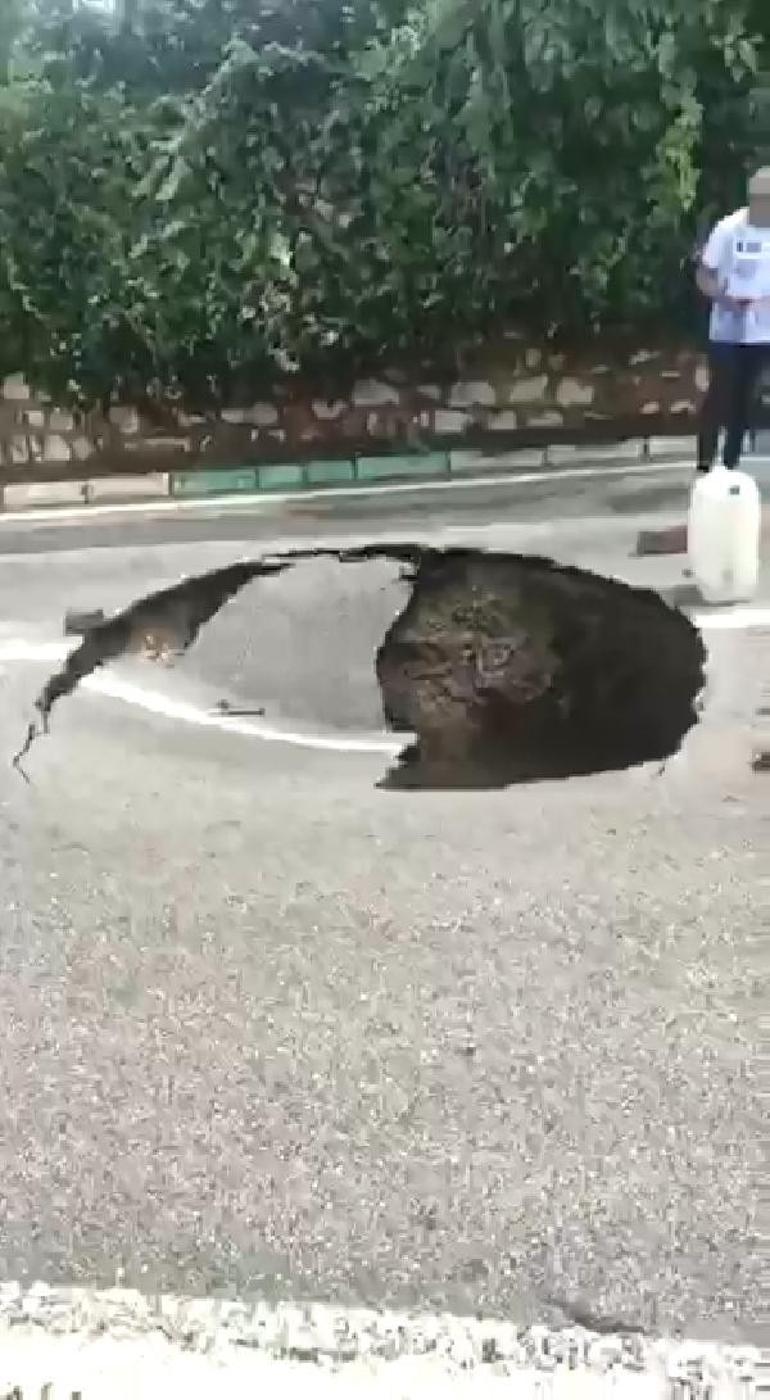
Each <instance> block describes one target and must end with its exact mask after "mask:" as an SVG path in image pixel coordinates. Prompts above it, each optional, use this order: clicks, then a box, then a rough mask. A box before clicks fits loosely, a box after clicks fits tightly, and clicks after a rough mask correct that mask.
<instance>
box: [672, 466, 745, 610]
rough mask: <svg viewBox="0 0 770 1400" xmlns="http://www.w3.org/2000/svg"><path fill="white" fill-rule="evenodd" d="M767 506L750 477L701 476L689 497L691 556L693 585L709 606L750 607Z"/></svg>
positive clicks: (722, 471)
mask: <svg viewBox="0 0 770 1400" xmlns="http://www.w3.org/2000/svg"><path fill="white" fill-rule="evenodd" d="M761 525H762V507H761V504H760V497H759V490H758V488H757V483H756V482H755V480H754V478H753V477H752V476H748V475H747V473H746V472H740V471H728V470H727V468H726V467H724V466H721V465H720V466H716V467H714V469H713V471H710V472H707V473H706V474H705V475H703V476H700V477H699V478H698V480H697V481H696V483H695V485H694V487H693V489H692V495H691V497H690V516H689V521H688V525H687V553H688V555H689V559H690V569H691V572H692V576H693V581H694V582H695V583H696V584H697V586H698V588H699V590H700V593H701V596H702V598H703V600H704V602H706V603H745V602H748V600H749V599H750V598H753V596H754V594H755V592H756V588H757V581H758V578H759V542H760V533H761Z"/></svg>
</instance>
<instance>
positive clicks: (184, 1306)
mask: <svg viewBox="0 0 770 1400" xmlns="http://www.w3.org/2000/svg"><path fill="white" fill-rule="evenodd" d="M769 1363H770V1356H769V1355H768V1353H766V1352H765V1353H763V1352H762V1351H761V1350H760V1349H759V1348H758V1347H756V1346H752V1345H749V1344H744V1345H737V1344H733V1345H725V1344H720V1343H718V1342H704V1341H700V1342H698V1341H691V1340H689V1339H681V1338H677V1339H674V1338H668V1337H649V1338H648V1337H644V1336H638V1337H637V1336H628V1335H627V1334H626V1335H622V1334H618V1333H616V1334H610V1335H606V1336H605V1335H599V1334H597V1333H596V1332H591V1331H588V1330H586V1329H584V1328H582V1327H573V1328H565V1329H563V1330H558V1329H556V1328H548V1327H542V1326H532V1327H526V1328H525V1327H517V1326H516V1324H515V1323H513V1322H509V1321H507V1320H503V1319H499V1318H481V1317H476V1318H470V1317H458V1316H453V1315H452V1314H450V1313H443V1314H440V1315H438V1314H434V1313H427V1312H424V1313H411V1314H410V1313H406V1312H401V1313H396V1312H391V1311H385V1310H383V1311H378V1312H375V1311H374V1310H370V1309H366V1308H345V1307H332V1306H326V1305H323V1304H318V1303H311V1304H307V1305H299V1304H294V1303H283V1302H279V1303H277V1304H274V1305H273V1304H269V1303H267V1302H264V1301H259V1302H253V1301H252V1302H245V1301H241V1300H235V1299H233V1300H228V1299H221V1298H220V1299H207V1298H198V1299H194V1298H176V1297H172V1296H169V1295H165V1296H158V1295H156V1296H155V1297H153V1298H150V1297H145V1296H143V1295H141V1294H139V1293H137V1292H134V1291H132V1290H126V1289H119V1288H117V1289H114V1290H102V1291H99V1290H96V1289H86V1288H78V1289H66V1288H47V1287H46V1286H45V1285H44V1284H34V1285H33V1286H32V1287H31V1288H29V1289H27V1290H26V1292H25V1291H23V1290H22V1288H21V1287H20V1285H18V1284H13V1283H9V1284H3V1285H2V1288H1V1289H0V1383H4V1382H6V1381H7V1383H8V1388H9V1393H10V1390H11V1389H12V1388H13V1387H14V1386H16V1387H18V1388H19V1391H20V1392H21V1394H23V1395H24V1396H27V1395H29V1397H30V1400H32V1396H33V1395H42V1394H49V1395H50V1396H51V1400H65V1397H68V1396H71V1395H73V1394H74V1393H78V1394H80V1393H82V1394H83V1395H88V1396H92V1397H93V1400H100V1397H107V1396H109V1397H110V1400H133V1397H134V1396H136V1395H141V1396H142V1397H144V1398H146V1400H167V1397H169V1396H179V1397H184V1400H205V1398H206V1397H209V1396H211V1395H216V1396H222V1397H223V1400H236V1397H237V1398H238V1400H247V1397H254V1396H256V1395H259V1394H265V1395H271V1394H279V1393H281V1394H286V1395H287V1397H289V1400H339V1397H345V1398H346V1400H347V1397H350V1400H359V1397H361V1400H418V1397H420V1400H432V1397H433V1396H435V1397H436V1400H461V1397H462V1400H496V1397H498V1396H499V1397H501V1400H502V1397H504V1396H505V1397H508V1396H512V1395H514V1394H515V1395H516V1397H517V1400H535V1397H539V1400H543V1397H545V1396H548V1397H549V1400H605V1397H606V1400H610V1397H613V1400H664V1397H671V1400H674V1397H675V1396H678V1395H680V1394H682V1395H683V1394H685V1393H687V1394H690V1393H691V1391H692V1387H691V1384H690V1383H691V1381H692V1377H693V1375H696V1374H697V1375H698V1377H699V1380H698V1384H700V1385H702V1390H703V1394H704V1395H705V1394H706V1392H707V1391H708V1393H709V1394H710V1395H714V1396H720V1397H721V1396H724V1397H725V1400H728V1397H729V1396H735V1397H736V1398H737V1396H738V1395H739V1394H740V1395H744V1394H748V1393H749V1391H748V1387H751V1393H755V1392H756V1393H757V1394H759V1389H760V1386H761V1385H762V1383H763V1381H766V1379H767V1372H768V1364H769ZM48 1386H50V1387H51V1388H50V1390H47V1389H46V1387H48Z"/></svg>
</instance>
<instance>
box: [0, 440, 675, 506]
mask: <svg viewBox="0 0 770 1400" xmlns="http://www.w3.org/2000/svg"><path fill="white" fill-rule="evenodd" d="M687 448H688V440H687V439H678V438H671V439H666V438H661V439H642V438H639V439H633V440H631V441H629V442H626V443H616V444H612V445H611V446H609V447H606V446H599V447H596V448H592V449H591V450H590V451H588V450H586V449H585V448H582V447H569V446H565V445H563V444H557V445H554V446H552V447H546V448H543V449H538V450H536V451H533V450H522V451H515V452H497V453H495V452H485V451H482V450H475V449H457V450H456V449H448V450H446V451H440V452H420V453H416V452H413V453H405V454H402V455H382V456H354V457H350V458H342V459H334V458H328V459H320V460H312V459H311V460H308V461H301V462H299V461H298V462H281V463H271V462H266V463H264V464H262V465H259V466H255V467H233V468H231V469H228V468H225V467H223V468H221V469H217V470H211V469H206V468H200V469H195V470H184V471H182V470H180V471H170V472H152V473H148V474H147V475H143V476H126V475H115V476H104V477H95V478H91V479H85V478H84V479H78V480H66V481H50V482H29V483H25V482H15V483H13V484H9V485H7V486H3V487H1V488H0V513H2V512H5V513H15V512H21V511H25V510H35V509H40V508H55V507H57V506H61V507H70V508H71V507H73V506H74V507H79V508H81V509H82V508H83V507H88V506H90V505H101V506H106V505H110V504H114V505H119V504H129V503H132V504H133V503H136V504H144V503H147V504H151V503H152V502H155V501H160V500H169V499H170V500H174V501H179V502H183V501H195V500H203V499H208V498H212V499H216V498H217V497H222V496H239V495H244V496H247V495H248V496H255V495H258V496H263V497H264V498H265V500H269V499H270V497H271V496H275V495H286V494H295V493H296V494H298V495H301V494H303V493H304V492H307V491H319V490H321V491H323V490H325V489H329V490H335V489H336V490H340V489H342V490H345V489H348V490H356V488H361V489H362V490H365V489H366V488H367V487H369V488H371V487H377V486H380V487H381V486H388V485H390V486H393V487H397V486H399V485H411V484H413V485H415V486H416V485H418V484H419V485H426V486H428V485H430V483H431V482H443V483H447V482H450V481H464V482H472V481H473V479H474V478H476V477H484V478H489V477H495V476H497V477H499V478H500V480H501V481H503V480H505V478H506V476H512V475H516V474H517V473H521V472H530V473H537V472H538V471H543V472H547V471H559V470H569V469H570V468H580V467H593V468H595V469H596V470H597V472H600V471H601V469H602V468H603V467H612V466H615V467H618V466H622V465H623V464H626V463H627V464H628V465H629V466H633V465H637V467H638V466H640V465H643V464H644V465H649V466H650V467H654V466H656V465H660V466H661V467H665V466H666V465H667V464H669V463H670V464H671V465H672V466H673V465H674V464H675V463H681V462H682V459H683V456H685V455H686V453H687Z"/></svg>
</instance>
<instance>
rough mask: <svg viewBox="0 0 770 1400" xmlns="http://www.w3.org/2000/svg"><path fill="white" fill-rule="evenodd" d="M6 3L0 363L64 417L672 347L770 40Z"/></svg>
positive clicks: (694, 12)
mask: <svg viewBox="0 0 770 1400" xmlns="http://www.w3.org/2000/svg"><path fill="white" fill-rule="evenodd" d="M4 3H5V5H6V6H7V9H6V10H5V11H4V18H3V21H2V26H1V27H0V81H2V84H3V85H2V88H0V137H2V147H1V148H0V179H2V187H3V197H2V199H1V200H0V315H1V316H2V317H3V322H4V328H5V334H4V337H3V346H2V351H1V352H0V355H1V356H2V362H3V365H4V367H5V368H8V369H10V368H13V369H15V368H18V367H19V366H20V365H23V366H25V367H26V368H27V369H28V371H29V372H30V373H32V374H33V375H34V377H35V378H36V379H37V380H38V382H42V383H43V384H44V385H46V386H47V387H48V388H49V389H51V391H52V392H55V393H57V394H63V393H66V394H67V395H69V396H70V397H73V398H80V399H81V400H83V401H86V402H92V401H96V400H99V399H105V398H108V397H109V396H110V395H113V396H114V395H132V396H137V395H142V394H144V393H148V394H150V395H151V396H156V397H159V398H162V397H165V396H168V395H169V394H172V395H178V396H185V397H189V398H191V399H195V400H197V401H199V402H200V401H202V400H204V399H206V398H209V397H211V398H214V399H216V398H218V397H221V396H227V395H229V394H230V393H232V392H233V390H234V387H237V385H238V384H239V383H241V382H244V381H245V382H249V381H253V379H254V376H255V375H259V374H263V373H266V372H269V371H270V370H271V369H274V368H275V367H278V368H280V369H292V368H301V367H310V368H317V367H322V366H332V367H334V368H336V367H340V366H343V365H347V364H350V363H353V362H355V361H359V360H361V359H371V358H372V357H373V356H376V355H380V354H387V355H388V356H390V357H393V356H411V355H413V354H415V353H417V352H425V353H430V354H436V353H440V352H441V351H442V350H443V349H444V348H445V347H446V346H447V345H449V344H452V343H457V342H460V341H466V342H467V341H468V340H469V339H473V338H477V337H481V336H484V335H488V334H490V333H493V332H494V331H495V330H496V329H497V328H499V327H501V326H502V325H505V324H507V323H511V322H513V323H516V324H519V325H523V326H526V327H529V328H531V329H532V331H533V332H535V333H540V334H548V335H551V334H557V333H568V334H579V335H583V336H584V335H586V334H588V333H590V332H591V331H592V330H594V329H598V328H602V327H613V326H618V325H627V324H629V323H636V324H638V323H639V322H645V323H648V324H657V325H664V324H665V323H666V322H667V321H669V322H670V320H671V318H672V317H673V318H677V317H678V318H679V319H680V320H681V318H682V317H683V316H684V315H686V312H687V290H686V288H687V281H688V279H687V277H686V275H684V269H685V266H686V260H687V255H688V252H689V249H690V247H691V244H692V239H693V236H694V230H695V223H696V215H697V214H698V212H703V211H705V212H706V213H708V212H709V211H710V210H712V209H715V208H716V207H718V206H719V205H722V204H730V202H731V201H733V200H737V199H738V198H739V197H740V190H741V186H742V184H743V180H744V176H745V167H746V162H747V161H748V160H750V159H751V158H752V155H753V152H752V150H751V144H752V134H753V133H754V132H755V131H756V117H755V113H754V111H753V107H752V90H753V88H754V86H755V83H756V73H757V69H758V68H759V67H760V65H761V64H762V63H763V62H764V61H765V58H766V50H767V45H768V31H769V30H770V19H769V18H768V14H767V11H766V10H765V8H764V5H765V3H766V0H700V3H698V4H697V5H696V4H694V3H693V0H414V4H410V3H409V0H348V3H347V4H343V5H340V4H339V3H338V2H337V0H321V3H318V0H116V3H115V5H114V6H113V7H112V8H110V7H109V6H104V5H96V4H94V3H91V4H86V3H78V2H77V0H4ZM763 17H764V18H763ZM763 26H764V32H763ZM758 154H760V153H758Z"/></svg>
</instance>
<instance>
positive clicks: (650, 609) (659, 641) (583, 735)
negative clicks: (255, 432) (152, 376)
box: [15, 544, 705, 788]
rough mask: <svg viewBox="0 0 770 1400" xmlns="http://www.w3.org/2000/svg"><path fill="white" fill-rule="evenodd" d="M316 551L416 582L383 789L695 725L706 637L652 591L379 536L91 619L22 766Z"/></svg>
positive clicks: (390, 661)
mask: <svg viewBox="0 0 770 1400" xmlns="http://www.w3.org/2000/svg"><path fill="white" fill-rule="evenodd" d="M313 558H315V559H317V558H327V559H336V560H339V561H340V563H342V564H345V563H356V564H359V565H360V564H364V563H366V562H369V561H374V560H379V561H382V560H390V561H393V562H396V563H397V564H398V565H400V566H401V568H402V570H403V575H404V577H405V578H406V579H407V580H408V582H409V584H410V589H409V596H408V601H407V603H406V605H405V607H404V608H403V609H402V610H401V612H400V613H399V615H398V616H397V617H396V618H395V620H394V621H393V623H392V625H391V626H390V627H389V628H388V630H387V632H386V634H385V636H384V637H383V638H382V640H381V641H380V644H379V646H378V648H377V652H376V656H375V657H374V667H375V670H376V676H377V680H378V682H379V687H380V692H381V696H382V707H383V712H384V715H385V719H386V722H387V724H388V725H389V727H390V728H391V729H392V730H394V731H395V732H397V733H404V734H405V735H407V734H408V735H409V736H410V739H409V742H406V746H405V748H404V750H403V751H402V753H401V756H400V758H399V760H398V762H397V763H396V765H395V767H394V768H393V770H392V771H391V772H390V773H389V774H387V776H386V777H385V778H384V779H383V785H384V786H401V787H412V788H420V787H422V788H447V787H485V788H495V787H504V786H507V785H509V784H513V783H521V782H535V781H537V780H540V779H557V778H567V777H571V776H577V775H580V774H587V773H593V772H600V771H607V770H619V769H624V768H628V767H631V766H633V765H637V764H642V763H645V762H651V761H656V762H663V761H664V760H665V759H667V758H668V757H669V756H670V755H672V754H673V753H675V752H676V751H677V749H678V748H679V746H680V744H681V742H682V739H683V737H684V735H685V734H686V733H687V731H688V730H689V729H690V728H691V727H692V725H693V724H695V722H696V720H697V701H698V696H699V694H700V691H701V690H702V687H703V682H704V664H705V652H704V647H703V643H702V641H701V638H700V636H699V634H698V632H697V631H696V629H695V628H694V627H693V625H692V624H691V623H690V621H689V620H688V619H687V618H686V617H685V616H684V614H683V613H681V612H678V611H677V610H675V609H674V608H671V607H669V606H668V605H667V604H666V603H665V602H664V601H663V599H662V598H660V597H659V596H658V595H657V594H655V593H653V592H651V591H648V590H642V589H638V588H632V587H630V586H628V585H627V584H624V583H621V582H619V581H617V580H614V579H609V578H603V577H600V576H598V575H595V574H592V573H589V572H586V571H584V570H579V569H575V568H566V567H560V566H558V565H556V564H554V563H553V562H552V561H550V560H547V559H538V558H532V557H528V556H522V555H508V554H492V553H485V552H482V551H476V550H470V549H447V550H437V549H428V548H423V547H420V546H418V545H413V544H405V545H382V546H379V545H378V546H374V545H373V546H369V547H362V548H357V549H348V550H333V549H307V550H298V551H293V552H292V553H290V554H285V555H274V556H271V557H269V558H265V559H262V560H252V561H248V560H247V561H242V562H240V563H237V564H233V565H230V566H228V567H226V568H222V569H217V570H215V571H213V572H211V573H208V574H204V575H201V576H200V577H197V578H189V579H185V580H183V581H182V582H181V583H179V584H177V585H175V586H174V587H172V588H167V589H163V590H162V591H160V592H157V593H153V594H150V595H148V596H147V597H145V598H141V599H139V600H138V601H137V602H135V603H132V604H131V606H130V607H128V608H126V609H125V610H124V611H123V612H121V613H119V614H116V615H114V616H112V617H109V618H104V617H103V616H102V615H101V614H99V613H98V612H96V613H94V614H93V615H92V616H91V617H90V618H84V619H82V622H81V625H80V632H81V635H82V640H81V642H80V644H79V645H78V646H76V647H74V649H73V651H72V652H71V653H70V655H69V657H68V659H67V661H66V662H65V664H64V665H63V667H62V668H61V670H59V671H57V672H55V673H54V674H53V675H52V676H51V677H50V679H49V681H48V682H47V684H46V686H45V687H44V689H43V691H42V692H41V694H40V695H39V697H38V699H37V701H36V716H35V719H34V720H33V722H32V723H31V724H30V726H29V731H28V734H27V738H26V742H25V744H24V746H23V747H22V750H21V752H20V754H19V755H18V756H17V759H16V760H15V761H16V762H17V763H18V764H19V765H20V764H21V762H22V760H23V759H24V757H25V756H26V754H27V752H28V751H29V749H30V747H31V745H32V743H34V741H35V739H36V738H37V737H38V735H39V734H40V733H41V732H44V731H46V730H47V728H48V721H49V718H50V715H51V711H52V709H53V707H54V705H55V704H56V702H57V701H58V700H59V699H61V698H62V697H64V696H66V695H69V694H71V693H72V692H73V691H74V690H75V689H76V687H77V685H78V684H79V682H80V681H81V680H82V679H83V678H84V677H85V676H87V675H88V674H89V673H90V672H92V671H94V670H96V669H97V668H98V667H100V666H104V665H106V664H108V663H109V662H111V661H114V660H116V659H117V658H119V657H122V656H124V655H126V654H130V653H143V654H145V655H148V656H151V657H168V656H169V655H170V654H171V655H180V654H182V653H184V652H185V651H186V650H187V649H188V648H189V647H190V646H192V644H193V643H194V642H195V640H196V638H197V637H198V635H199V633H200V630H201V628H202V627H204V626H205V625H206V624H207V623H208V622H209V621H210V620H211V618H213V617H214V616H215V615H216V613H218V612H219V610H220V609H221V608H222V607H223V606H224V605H225V604H226V603H227V602H228V600H229V599H231V598H232V597H234V596H235V594H236V593H238V592H239V591H240V590H241V589H242V588H243V587H244V586H245V585H246V584H247V583H251V582H253V581H255V580H258V579H260V578H264V577H267V576H270V575H276V574H279V573H282V572H284V571H286V570H287V569H291V568H293V567H296V566H298V565H299V564H300V563H302V562H303V561H307V560H308V559H313ZM75 629H76V630H77V622H76V624H75ZM70 630H72V627H71V628H70ZM296 645H297V646H298V647H301V646H302V637H301V635H298V636H297V638H296ZM339 684H340V686H344V684H345V677H344V676H340V677H339ZM22 771H23V769H22Z"/></svg>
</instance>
